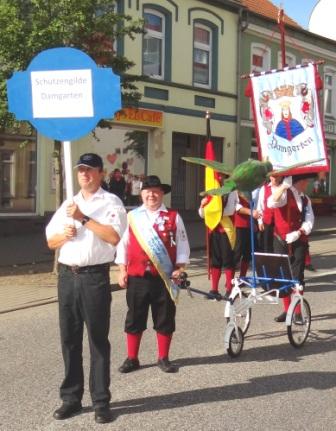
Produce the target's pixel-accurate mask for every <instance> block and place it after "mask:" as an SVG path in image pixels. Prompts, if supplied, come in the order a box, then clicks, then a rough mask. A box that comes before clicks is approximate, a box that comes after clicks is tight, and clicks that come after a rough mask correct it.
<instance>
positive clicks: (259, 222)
mask: <svg viewBox="0 0 336 431" xmlns="http://www.w3.org/2000/svg"><path fill="white" fill-rule="evenodd" d="M258 227H259V230H260V232H264V230H265V225H264V223H263V222H262V221H259V220H258Z"/></svg>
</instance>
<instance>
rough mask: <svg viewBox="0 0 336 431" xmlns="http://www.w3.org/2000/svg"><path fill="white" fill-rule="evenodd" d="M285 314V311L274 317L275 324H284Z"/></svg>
mask: <svg viewBox="0 0 336 431" xmlns="http://www.w3.org/2000/svg"><path fill="white" fill-rule="evenodd" d="M286 317H287V313H286V311H283V312H282V313H281V314H279V316H277V317H275V318H274V320H275V321H276V322H286Z"/></svg>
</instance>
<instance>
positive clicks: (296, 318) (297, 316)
mask: <svg viewBox="0 0 336 431" xmlns="http://www.w3.org/2000/svg"><path fill="white" fill-rule="evenodd" d="M293 323H294V324H295V325H304V320H303V317H302V314H301V313H294V317H293Z"/></svg>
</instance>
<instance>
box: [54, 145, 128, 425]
mask: <svg viewBox="0 0 336 431" xmlns="http://www.w3.org/2000/svg"><path fill="white" fill-rule="evenodd" d="M75 167H76V168H77V179H78V183H79V186H80V191H79V193H78V194H77V195H76V196H74V198H73V202H71V203H69V202H63V204H62V205H61V207H60V208H59V209H58V210H57V211H56V212H55V214H54V215H53V217H52V219H51V220H50V222H49V224H48V226H47V228H46V236H47V241H48V246H49V248H51V249H52V250H55V249H58V248H59V249H60V253H59V259H58V261H59V278H58V301H59V319H60V335H61V345H62V353H63V360H64V368H65V377H64V380H63V383H62V385H61V387H60V397H61V399H62V401H63V404H62V406H61V407H60V408H59V409H57V410H56V411H55V412H54V418H55V419H59V420H62V419H67V418H69V417H71V416H72V415H74V414H76V413H78V412H79V411H80V410H81V408H82V404H81V400H82V396H83V391H84V372H83V364H82V361H83V360H82V349H83V327H84V323H85V325H86V328H87V332H88V339H89V344H90V354H91V361H90V364H91V365H90V392H91V398H92V403H93V408H94V410H95V421H96V422H97V423H106V422H110V421H111V419H112V418H111V415H110V409H109V402H110V399H111V394H110V390H109V386H110V343H109V339H108V334H109V328H110V305H111V289H110V279H109V267H110V263H111V262H112V261H113V260H114V255H115V250H116V245H117V243H118V242H119V240H120V238H121V236H122V234H123V232H124V230H125V228H126V221H127V220H126V211H125V208H124V206H123V203H122V202H121V200H120V199H119V198H118V197H117V196H115V195H113V194H111V193H108V192H106V191H104V190H103V189H102V188H101V187H100V185H101V181H102V179H103V175H104V171H103V161H102V159H101V157H100V156H98V155H97V154H94V153H87V154H83V155H82V156H81V157H80V158H79V160H78V163H77V165H76V166H75Z"/></svg>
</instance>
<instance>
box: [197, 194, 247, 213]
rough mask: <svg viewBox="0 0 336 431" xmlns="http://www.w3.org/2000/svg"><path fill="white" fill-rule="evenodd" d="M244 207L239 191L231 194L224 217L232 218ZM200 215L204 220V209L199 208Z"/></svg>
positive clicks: (224, 210) (228, 197)
mask: <svg viewBox="0 0 336 431" xmlns="http://www.w3.org/2000/svg"><path fill="white" fill-rule="evenodd" d="M240 208H242V205H241V204H240V203H239V196H238V192H237V190H234V191H233V192H230V193H229V194H228V196H227V200H226V205H225V208H224V209H223V216H232V215H233V214H234V213H235V212H236V211H239V210H240ZM198 214H199V216H200V217H201V218H204V207H199V209H198Z"/></svg>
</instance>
